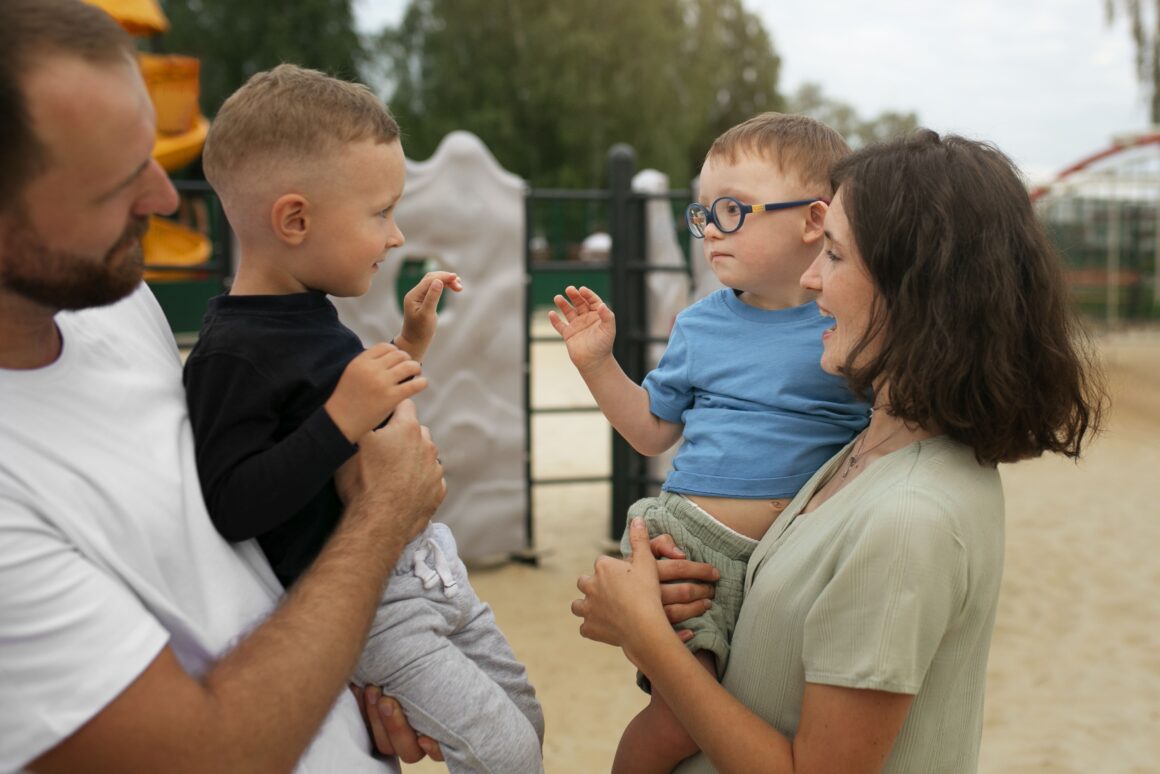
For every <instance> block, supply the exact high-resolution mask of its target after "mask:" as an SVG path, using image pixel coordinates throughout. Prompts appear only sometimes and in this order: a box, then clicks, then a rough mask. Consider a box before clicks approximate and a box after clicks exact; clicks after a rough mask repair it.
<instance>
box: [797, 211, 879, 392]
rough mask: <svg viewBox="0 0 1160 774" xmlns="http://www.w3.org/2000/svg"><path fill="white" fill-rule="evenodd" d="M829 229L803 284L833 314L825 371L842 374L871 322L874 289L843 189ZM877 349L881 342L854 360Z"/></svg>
mask: <svg viewBox="0 0 1160 774" xmlns="http://www.w3.org/2000/svg"><path fill="white" fill-rule="evenodd" d="M825 234H826V241H825V244H824V246H823V248H822V252H821V253H820V254H819V255H818V257H817V258H815V259H814V262H813V263H812V264H810V267H809V268H808V269H806V272H805V274H803V275H802V278H801V284H802V287H804V288H806V289H807V290H812V291H814V292H816V293H817V294H818V308H820V309H821V310H822V314H824V315H826V316H827V317H833V318H834V326H833V327H832V328H830V329H829V330H827V331H826V332H825V333H823V334H822V346H823V348H824V349H823V351H822V370H824V371H826V372H827V373H831V374H838V373H840V371H839V369H840V368H841V367H842V366H843V365H845V363H846V360H847V359H848V358H849V356H850V352H852V351H853V349H854V346H855V345H856V344H857V343H858V342H859V341H861V339H862V336H863V335H864V334H865V333H866V330H867V328H868V327H869V325H870V310H871V308H872V306H873V303H874V293H875V291H874V283H873V282H872V281H871V280H870V275H869V273H868V272H867V271H866V265H865V264H864V263H863V262H862V256H861V254H859V252H858V248H857V246H856V245H855V244H854V233H853V231H852V230H851V228H850V221H849V220H848V219H847V218H846V212H845V207H844V206H843V203H842V189H841V188H839V189H838V190H837V191H836V192H835V194H834V202H833V204H831V205H830V209H829V211H828V212H827V213H826V226H825ZM877 351H878V347H877V343H876V342H875V343H872V344H871V345H870V346H869V347H867V348H866V349H864V350H863V351H862V354H861V355H860V356H859V357H858V361H857V363H855V365H859V366H860V365H863V364H864V363H866V362H867V361H869V359H870V358H872V357H873V356H874V355H875V354H876V353H877Z"/></svg>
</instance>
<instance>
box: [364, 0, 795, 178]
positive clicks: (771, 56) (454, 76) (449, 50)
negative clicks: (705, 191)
mask: <svg viewBox="0 0 1160 774" xmlns="http://www.w3.org/2000/svg"><path fill="white" fill-rule="evenodd" d="M377 49H378V51H379V52H380V54H381V56H382V57H383V60H382V61H383V64H384V66H385V77H386V79H387V81H388V82H389V83H390V84H391V85H392V86H393V89H392V92H393V93H392V94H391V96H390V100H389V101H390V103H391V108H392V110H393V111H394V112H395V114H396V115H397V116H398V118H399V121H400V123H401V124H402V126H403V129H404V132H405V135H406V143H407V152H408V155H410V156H412V157H413V158H425V157H427V156H429V155H430V154H431V153H432V152H433V151H434V149H435V147H436V146H437V145H438V143H439V141H440V140H441V139H442V138H443V136H444V135H445V134H447V133H448V132H450V131H452V130H454V129H466V130H468V131H471V132H474V133H475V134H477V135H478V136H479V137H480V138H481V139H482V140H483V141H484V142H485V143H486V144H487V146H488V147H489V148H490V149H491V151H492V152H493V153H494V154H495V155H496V157H497V159H498V160H499V161H500V163H501V164H503V165H504V166H505V167H506V168H508V169H510V170H512V171H513V172H515V173H517V174H519V175H521V176H523V177H524V178H525V179H527V180H529V181H531V182H533V183H534V184H536V185H539V186H563V187H575V186H594V185H599V184H600V183H601V182H602V180H603V176H604V171H605V159H606V154H607V152H608V148H609V147H610V146H611V145H613V144H614V143H617V142H627V143H629V144H631V145H632V146H633V147H634V148H635V149H636V151H637V154H638V163H639V164H640V165H641V166H647V167H653V168H656V169H659V170H661V171H663V172H666V173H667V174H669V176H670V177H671V178H672V179H673V180H674V182H675V183H676V184H678V185H679V184H680V182H681V181H684V180H687V179H689V178H690V177H691V175H692V174H693V172H694V170H695V169H696V168H697V166H699V164H700V160H701V158H702V157H703V156H704V153H705V151H706V150H707V149H708V146H709V143H710V142H711V141H712V139H713V137H715V136H716V135H717V134H718V133H719V132H720V131H721V130H723V129H724V128H726V127H728V126H730V125H732V124H734V123H737V122H738V121H740V120H742V119H744V118H746V117H748V116H750V115H753V114H754V113H757V112H760V111H762V110H775V109H781V108H782V107H783V101H782V99H781V97H780V95H779V94H778V92H777V78H778V69H779V60H778V57H777V55H776V54H775V53H774V51H773V46H772V44H771V42H770V39H769V36H768V34H767V33H766V32H765V30H764V29H763V28H762V26H761V24H760V22H759V21H758V20H757V19H756V17H754V16H753V15H752V14H750V13H747V12H746V11H745V10H744V9H743V8H742V6H741V0H715V1H712V0H634V2H631V3H626V2H623V0H588V2H585V3H575V2H567V3H543V2H542V0H502V2H496V0H411V3H410V5H409V6H408V8H407V11H406V13H405V15H404V17H403V20H402V22H401V23H400V25H399V27H398V28H397V29H388V30H385V31H384V32H383V33H382V35H381V36H380V37H379V38H378V40H377Z"/></svg>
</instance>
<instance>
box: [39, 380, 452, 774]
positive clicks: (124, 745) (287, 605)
mask: <svg viewBox="0 0 1160 774" xmlns="http://www.w3.org/2000/svg"><path fill="white" fill-rule="evenodd" d="M359 447H360V451H359V453H358V455H356V457H355V458H354V459H353V460H352V461H351V462H350V463H348V465H347V466H346V467H344V469H343V470H342V471H340V473H341V476H340V487H341V490H342V491H343V492H344V494H347V495H349V497H348V506H347V509H346V512H345V514H344V516H343V520H342V522H341V524H340V525H339V527H338V529H337V530H336V531H335V533H334V535H333V536H332V537H331V539H330V541H329V542H328V543H327V545H326V547H325V548H324V549H323V551H322V553H321V554H320V555H319V557H318V559H317V560H316V561H315V563H314V564H313V566H312V567H311V568H310V570H309V571H308V572H307V573H306V574H305V575H304V576H303V577H302V578H301V579H300V580H299V581H298V583H296V584H295V585H294V587H293V588H292V589H291V591H290V592H289V593H288V594H287V596H286V598H285V599H284V601H283V603H282V604H281V605H280V606H279V607H278V609H277V610H276V611H275V612H274V613H273V614H272V615H271V616H270V618H269V619H268V620H267V621H266V622H265V623H263V624H262V625H261V626H259V627H258V628H257V629H255V630H254V631H253V632H252V633H251V634H250V635H249V636H247V637H246V638H245V639H243V640H242V641H241V642H240V643H239V644H238V646H237V647H235V648H234V649H233V650H232V651H230V652H229V653H228V654H226V655H225V656H224V657H223V658H222V659H221V660H220V661H219V662H218V663H217V664H216V665H215V666H214V667H213V668H212V669H211V670H210V671H209V672H208V673H207V674H206V675H205V676H204V677H203V678H202V679H200V680H197V679H194V678H192V677H190V676H189V675H187V674H186V673H185V672H184V671H183V670H182V669H181V667H180V665H179V664H178V663H177V660H176V657H175V656H174V654H173V652H172V650H171V649H170V648H169V647H166V648H165V649H164V650H162V652H161V653H160V655H158V656H157V658H156V659H154V661H153V662H152V663H151V664H150V665H149V666H148V667H147V668H146V669H145V671H144V672H143V673H142V674H141V675H140V676H139V677H138V678H137V679H136V680H135V681H134V682H133V683H132V684H130V686H129V687H128V688H127V689H126V690H125V691H124V692H122V693H121V694H120V695H119V696H118V697H117V698H116V699H114V700H113V701H112V702H111V703H110V704H109V705H107V706H106V707H105V708H104V709H103V710H102V711H101V712H100V713H98V714H97V715H96V716H95V717H93V718H92V719H91V720H90V721H89V722H88V723H86V724H85V725H84V726H82V727H81V728H80V730H78V731H77V732H76V733H75V734H73V735H72V736H70V737H69V738H68V739H66V740H64V741H63V742H61V743H60V744H59V745H57V746H56V747H55V748H53V749H52V750H50V751H49V752H47V753H46V754H44V755H43V756H41V757H40V758H39V759H38V760H36V761H35V762H34V763H33V764H32V765H31V766H30V769H31V770H33V771H49V772H51V771H70V772H71V771H80V770H83V771H94V772H100V771H153V770H164V771H185V770H189V771H210V770H221V771H263V772H266V771H290V770H292V769H293V767H294V765H295V763H296V762H297V760H298V759H299V757H300V756H301V755H302V753H303V752H304V751H305V749H306V747H307V745H309V743H310V741H311V740H312V739H313V738H314V736H315V734H316V733H317V731H318V729H319V728H320V727H321V725H322V722H323V720H324V719H325V717H326V715H327V713H328V712H329V711H330V709H331V707H332V706H333V705H334V702H335V699H336V697H337V696H338V694H339V692H340V691H341V690H342V689H343V688H344V687H345V686H346V684H347V680H348V679H349V676H350V673H351V671H352V670H353V668H354V665H355V662H356V661H357V659H358V656H359V653H360V652H361V650H362V646H363V641H364V639H365V637H366V633H367V630H368V628H369V627H370V622H371V619H372V616H373V614H374V611H375V608H376V606H377V603H378V600H379V597H380V595H381V591H382V589H383V586H384V585H385V581H386V578H387V576H388V573H389V572H390V570H391V567H392V566H393V565H394V562H395V560H396V559H397V557H398V555H399V552H400V551H401V550H402V548H403V546H404V545H406V543H407V541H408V540H409V539H410V538H411V537H412V536H414V535H415V534H418V532H419V531H421V530H422V528H423V527H424V526H425V525H426V524H427V522H428V521H429V519H430V517H431V515H432V513H434V511H435V508H436V507H437V506H438V504H439V502H440V501H441V500H442V498H443V494H444V491H445V485H444V483H443V475H442V468H441V466H440V465H439V463H438V461H437V460H436V449H435V446H434V444H433V443H431V440H430V437H429V435H428V434H427V432H426V429H425V428H422V427H421V426H420V425H419V423H418V421H417V419H416V417H415V409H414V405H413V404H411V403H410V402H409V401H408V402H405V403H403V404H400V406H399V409H398V410H397V411H396V413H395V416H394V418H393V419H392V420H391V422H389V423H388V424H387V426H386V427H385V428H383V429H382V430H380V431H376V432H374V433H371V434H368V436H366V437H365V438H363V439H361V440H360V443H359Z"/></svg>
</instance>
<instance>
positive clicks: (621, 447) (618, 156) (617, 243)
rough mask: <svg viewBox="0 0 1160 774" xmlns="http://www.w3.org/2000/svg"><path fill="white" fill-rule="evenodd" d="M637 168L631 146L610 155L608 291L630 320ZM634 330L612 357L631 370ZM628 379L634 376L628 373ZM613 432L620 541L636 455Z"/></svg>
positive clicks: (614, 527)
mask: <svg viewBox="0 0 1160 774" xmlns="http://www.w3.org/2000/svg"><path fill="white" fill-rule="evenodd" d="M635 169H636V152H635V151H634V150H633V149H632V147H631V146H629V145H625V144H624V143H618V144H616V145H614V146H612V148H611V150H609V152H608V187H609V189H610V190H609V197H610V201H609V212H608V231H609V235H610V236H611V237H612V250H611V251H610V259H611V262H612V272H611V277H610V279H611V281H610V283H609V291H610V293H611V296H612V311H613V312H615V313H616V315H617V316H618V317H621V316H622V315H623V318H622V319H625V320H627V319H628V316H629V315H631V313H632V312H631V307H632V302H633V299H632V294H631V289H630V287H629V279H630V277H629V269H628V264H629V263H630V262H631V261H632V260H633V253H632V242H633V239H632V218H631V217H630V213H629V207H630V205H631V201H630V200H631V198H632V176H633V174H634V172H635ZM630 333H631V329H626V328H621V331H620V334H619V335H618V336H617V337H616V341H615V342H614V343H613V347H612V350H613V351H612V354H613V356H614V357H615V358H616V360H617V362H618V363H620V364H621V367H622V368H625V370H626V372H627V371H628V369H629V368H630V363H631V361H632V358H633V351H632V349H633V341H632V336H631V335H629V334H630ZM629 376H630V377H631V376H633V374H632V373H629ZM611 432H612V518H611V521H610V524H609V538H610V539H611V540H613V541H619V540H620V536H621V535H622V534H623V533H624V525H625V521H626V514H627V513H628V507H629V506H630V505H632V502H633V496H632V492H631V491H630V488H631V486H632V484H631V480H630V479H631V478H632V475H631V472H632V471H631V468H632V465H633V458H634V452H633V449H632V447H631V446H629V445H628V442H627V441H625V440H624V439H623V438H621V437H620V434H619V433H617V432H616V431H615V430H613V431H611Z"/></svg>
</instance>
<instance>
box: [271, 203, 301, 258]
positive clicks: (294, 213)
mask: <svg viewBox="0 0 1160 774" xmlns="http://www.w3.org/2000/svg"><path fill="white" fill-rule="evenodd" d="M270 227H271V228H272V229H274V236H275V238H277V239H278V240H279V241H281V242H285V243H286V244H288V245H291V246H297V245H300V244H302V243H303V242H304V241H305V240H306V232H307V231H308V230H309V229H310V200H309V199H307V198H306V197H305V196H303V195H302V194H296V193H288V194H282V195H281V196H279V197H278V198H277V199H276V200H275V201H274V206H273V207H271V208H270Z"/></svg>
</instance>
